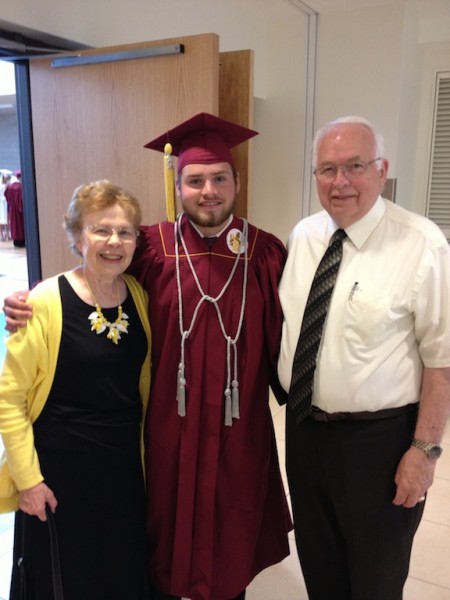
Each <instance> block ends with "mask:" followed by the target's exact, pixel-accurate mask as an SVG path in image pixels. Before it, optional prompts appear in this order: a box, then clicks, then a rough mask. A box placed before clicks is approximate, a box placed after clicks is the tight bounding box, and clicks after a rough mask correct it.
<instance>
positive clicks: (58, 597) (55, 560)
mask: <svg viewBox="0 0 450 600" xmlns="http://www.w3.org/2000/svg"><path fill="white" fill-rule="evenodd" d="M45 512H46V514H47V523H48V526H49V532H50V555H51V561H52V579H53V595H54V600H64V593H63V587H62V579H61V568H60V564H59V548H58V536H57V532H56V523H55V517H54V515H53V513H52V511H51V510H50V508H49V506H48V504H47V506H46V507H45Z"/></svg>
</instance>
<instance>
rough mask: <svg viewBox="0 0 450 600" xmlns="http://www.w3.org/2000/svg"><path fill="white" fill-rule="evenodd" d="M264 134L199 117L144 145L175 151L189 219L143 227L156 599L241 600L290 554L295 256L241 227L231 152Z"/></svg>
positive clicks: (139, 268)
mask: <svg viewBox="0 0 450 600" xmlns="http://www.w3.org/2000/svg"><path fill="white" fill-rule="evenodd" d="M254 135H256V132H254V131H252V130H249V129H247V128H244V127H241V126H238V125H236V124H234V123H231V122H230V121H225V120H223V119H219V118H218V117H215V116H213V115H209V114H207V113H200V114H199V115H195V116H194V117H192V118H190V119H188V120H187V121H185V122H184V123H181V124H180V125H178V126H177V127H175V128H173V129H171V130H170V131H168V132H165V133H164V134H163V135H161V136H160V137H158V138H156V139H155V140H153V141H152V142H150V143H149V144H148V145H147V147H149V148H152V149H155V150H157V151H163V150H164V146H165V144H166V142H170V143H171V145H172V146H173V154H174V155H175V156H178V163H177V181H176V188H177V193H178V196H179V199H180V202H181V205H182V208H183V212H182V213H181V214H180V215H178V217H177V218H176V220H175V222H174V223H173V222H163V223H160V224H158V225H153V226H150V227H143V228H141V236H140V245H139V248H138V250H137V253H136V256H135V259H134V261H133V263H132V266H131V272H132V273H134V274H135V276H136V277H137V278H138V280H139V281H140V282H141V283H142V285H143V286H144V288H145V289H146V290H147V292H148V294H149V298H150V302H149V316H150V323H151V324H152V335H153V352H152V389H151V398H150V403H149V411H148V413H147V422H146V426H145V440H146V460H145V463H146V476H147V478H146V479H147V485H148V490H149V493H148V496H147V533H148V539H149V544H150V561H149V569H150V577H151V581H152V583H153V588H154V589H153V594H154V595H153V598H154V599H158V600H159V599H169V598H180V597H184V598H190V599H192V600H230V599H234V598H236V599H243V598H244V597H245V588H246V587H247V585H248V584H249V582H250V581H251V580H252V579H253V578H254V577H255V575H257V573H259V572H260V571H261V570H262V569H264V568H266V567H268V566H270V565H272V564H274V563H277V562H279V561H281V560H282V559H283V558H285V557H286V556H287V555H288V554H289V543H288V535H287V534H288V531H289V530H290V529H291V527H292V526H291V520H290V514H289V509H288V506H287V502H286V494H285V491H284V488H283V482H282V479H281V474H280V468H279V463H278V455H277V449H276V443H275V434H274V429H273V423H272V418H271V413H270V407H269V385H271V386H272V389H273V390H274V392H275V394H276V396H277V398H278V399H279V400H280V401H283V400H284V399H285V394H284V392H283V391H282V390H281V388H280V386H279V383H278V379H277V374H276V363H277V357H278V351H279V343H280V336H281V323H282V313H281V307H280V302H279V298H278V292H277V287H278V283H279V280H280V276H281V272H282V268H283V265H284V260H285V248H284V246H283V244H282V243H281V242H280V241H279V240H278V239H277V238H275V237H274V236H273V235H271V234H269V233H266V232H264V231H262V230H260V229H257V228H256V227H254V226H253V225H250V224H249V223H248V222H247V220H246V219H241V218H238V217H236V216H235V215H234V214H233V209H234V205H235V197H236V194H237V193H238V192H239V185H240V183H239V174H238V173H237V172H236V166H235V161H234V158H233V156H232V153H231V150H230V148H232V147H234V146H236V145H238V144H240V143H241V142H244V141H245V140H247V139H249V138H251V137H252V136H254ZM6 304H7V306H5V313H6V314H7V315H8V326H9V327H15V326H16V325H21V323H22V318H23V317H24V316H26V315H27V314H29V313H28V311H29V309H30V307H27V306H26V305H25V306H24V304H23V303H22V302H21V301H20V300H19V299H18V298H17V297H15V298H14V297H10V298H8V299H7V300H6ZM8 306H9V308H8ZM23 309H25V310H23ZM15 317H17V318H18V321H15Z"/></svg>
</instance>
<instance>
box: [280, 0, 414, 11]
mask: <svg viewBox="0 0 450 600" xmlns="http://www.w3.org/2000/svg"><path fill="white" fill-rule="evenodd" d="M284 1H285V2H287V3H289V4H292V5H293V6H301V5H302V4H303V5H304V6H305V7H309V8H311V9H312V10H313V11H314V12H316V13H319V14H320V13H324V12H331V11H335V10H339V9H343V8H366V7H369V6H386V5H389V4H398V2H399V1H401V0H284ZM404 1H405V2H408V1H409V0H404Z"/></svg>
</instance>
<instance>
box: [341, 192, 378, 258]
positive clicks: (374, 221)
mask: <svg viewBox="0 0 450 600" xmlns="http://www.w3.org/2000/svg"><path fill="white" fill-rule="evenodd" d="M385 212H386V205H385V203H384V200H383V198H382V197H381V196H378V198H377V199H376V201H375V204H374V205H373V206H372V208H371V209H370V210H369V212H368V213H367V214H365V215H364V216H363V217H362V218H361V219H359V220H358V221H356V223H353V224H352V225H349V227H346V228H345V232H346V234H347V236H348V237H349V238H350V240H351V241H352V243H353V244H354V245H355V246H356V248H358V250H359V249H360V248H361V247H362V246H363V245H364V243H365V241H366V240H367V239H368V237H369V236H370V234H371V233H372V231H373V230H374V229H375V227H376V226H377V225H378V223H379V222H380V221H381V219H382V218H383V216H384V213H385ZM333 226H334V228H333V231H332V233H334V231H335V230H336V229H338V227H337V226H336V225H335V224H334V222H333Z"/></svg>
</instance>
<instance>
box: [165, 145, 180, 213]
mask: <svg viewBox="0 0 450 600" xmlns="http://www.w3.org/2000/svg"><path fill="white" fill-rule="evenodd" d="M164 191H165V194H166V215H167V220H168V221H169V223H175V219H176V216H177V209H176V200H175V177H174V168H173V156H172V145H171V144H166V145H165V146H164Z"/></svg>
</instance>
